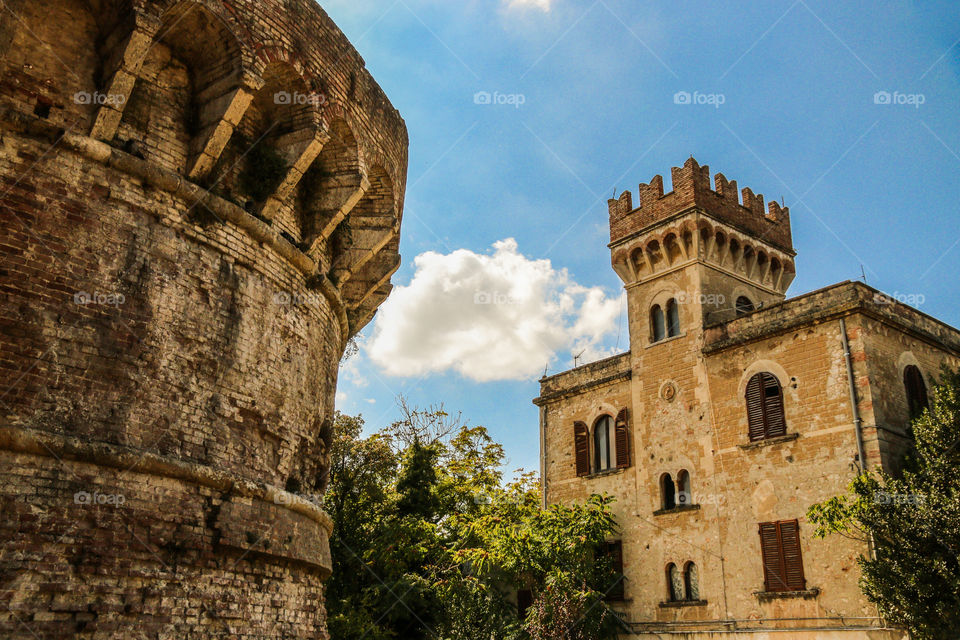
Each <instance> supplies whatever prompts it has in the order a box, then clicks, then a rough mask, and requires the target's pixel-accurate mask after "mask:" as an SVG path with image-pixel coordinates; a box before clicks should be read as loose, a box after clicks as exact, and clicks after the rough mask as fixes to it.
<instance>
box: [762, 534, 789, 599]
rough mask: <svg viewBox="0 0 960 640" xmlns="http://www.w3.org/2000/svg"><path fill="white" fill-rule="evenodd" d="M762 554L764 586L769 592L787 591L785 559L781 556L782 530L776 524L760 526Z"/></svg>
mask: <svg viewBox="0 0 960 640" xmlns="http://www.w3.org/2000/svg"><path fill="white" fill-rule="evenodd" d="M760 554H761V556H762V557H763V584H764V589H765V590H767V591H786V590H787V581H786V580H785V579H784V575H783V574H784V570H783V557H782V556H781V554H780V530H779V527H777V523H776V522H764V523H762V524H761V525H760Z"/></svg>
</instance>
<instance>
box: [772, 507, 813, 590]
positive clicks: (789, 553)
mask: <svg viewBox="0 0 960 640" xmlns="http://www.w3.org/2000/svg"><path fill="white" fill-rule="evenodd" d="M779 525H780V548H781V549H782V550H783V566H784V572H785V575H786V582H787V588H788V589H789V590H790V591H803V590H804V589H806V588H807V581H806V579H805V578H804V577H803V558H802V557H801V554H800V524H799V523H798V522H797V521H796V520H787V521H784V522H780V523H779Z"/></svg>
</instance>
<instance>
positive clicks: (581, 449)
mask: <svg viewBox="0 0 960 640" xmlns="http://www.w3.org/2000/svg"><path fill="white" fill-rule="evenodd" d="M573 450H574V456H575V457H576V459H577V475H578V476H588V475H590V433H589V432H588V431H587V425H585V424H584V423H582V422H574V423H573Z"/></svg>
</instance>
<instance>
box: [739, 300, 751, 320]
mask: <svg viewBox="0 0 960 640" xmlns="http://www.w3.org/2000/svg"><path fill="white" fill-rule="evenodd" d="M753 308H754V307H753V302H751V301H750V298H748V297H747V296H740V297H739V298H737V317H738V318H739V317H740V316H745V315H747V314H748V313H750V312H751V311H753Z"/></svg>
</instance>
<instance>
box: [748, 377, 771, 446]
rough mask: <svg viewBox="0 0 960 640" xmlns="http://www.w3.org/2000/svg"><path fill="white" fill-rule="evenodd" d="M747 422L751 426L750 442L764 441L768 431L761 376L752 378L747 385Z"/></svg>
mask: <svg viewBox="0 0 960 640" xmlns="http://www.w3.org/2000/svg"><path fill="white" fill-rule="evenodd" d="M747 421H748V422H749V424H750V429H749V434H750V441H751V442H753V441H754V440H763V438H764V434H765V433H766V432H767V429H766V425H765V424H764V422H763V385H762V383H761V378H760V374H757V375H755V376H753V377H752V378H750V382H748V383H747Z"/></svg>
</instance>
